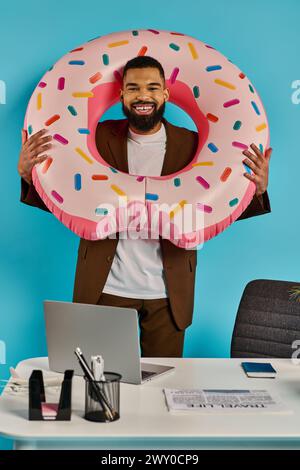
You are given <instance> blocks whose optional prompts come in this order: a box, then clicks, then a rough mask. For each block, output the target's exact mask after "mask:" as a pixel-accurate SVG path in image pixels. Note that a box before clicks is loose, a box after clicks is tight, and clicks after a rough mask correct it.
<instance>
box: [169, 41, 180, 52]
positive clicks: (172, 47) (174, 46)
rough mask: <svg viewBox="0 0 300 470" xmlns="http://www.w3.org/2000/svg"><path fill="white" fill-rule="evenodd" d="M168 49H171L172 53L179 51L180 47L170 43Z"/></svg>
mask: <svg viewBox="0 0 300 470" xmlns="http://www.w3.org/2000/svg"><path fill="white" fill-rule="evenodd" d="M169 47H170V48H171V49H173V50H174V51H179V50H180V47H179V46H177V44H174V43H173V42H171V44H169Z"/></svg>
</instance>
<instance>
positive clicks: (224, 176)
mask: <svg viewBox="0 0 300 470" xmlns="http://www.w3.org/2000/svg"><path fill="white" fill-rule="evenodd" d="M231 173H232V169H231V168H229V167H227V168H225V170H224V171H223V173H222V174H221V176H220V180H221V181H222V182H223V183H224V182H225V181H227V180H228V178H229V176H230V175H231Z"/></svg>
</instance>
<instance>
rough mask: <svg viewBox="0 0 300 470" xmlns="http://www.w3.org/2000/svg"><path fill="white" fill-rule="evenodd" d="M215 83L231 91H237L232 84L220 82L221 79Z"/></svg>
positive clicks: (217, 79)
mask: <svg viewBox="0 0 300 470" xmlns="http://www.w3.org/2000/svg"><path fill="white" fill-rule="evenodd" d="M215 83H216V84H217V85H220V86H223V87H225V88H229V89H230V90H235V89H236V86H235V85H233V84H232V83H229V82H224V80H220V79H219V78H216V79H215Z"/></svg>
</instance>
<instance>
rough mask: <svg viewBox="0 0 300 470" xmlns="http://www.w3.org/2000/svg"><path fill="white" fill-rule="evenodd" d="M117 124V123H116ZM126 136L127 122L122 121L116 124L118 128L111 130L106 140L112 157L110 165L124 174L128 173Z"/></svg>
mask: <svg viewBox="0 0 300 470" xmlns="http://www.w3.org/2000/svg"><path fill="white" fill-rule="evenodd" d="M116 122H117V121H116ZM127 134H128V121H127V119H124V120H122V121H119V122H118V126H117V127H115V128H113V129H112V130H111V132H110V136H109V139H108V147H109V149H110V153H111V157H112V160H113V161H112V165H113V167H114V168H116V169H117V170H120V171H124V173H129V170H128V155H127Z"/></svg>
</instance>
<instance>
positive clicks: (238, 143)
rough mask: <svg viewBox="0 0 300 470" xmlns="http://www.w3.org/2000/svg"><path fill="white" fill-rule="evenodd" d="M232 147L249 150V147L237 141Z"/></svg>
mask: <svg viewBox="0 0 300 470" xmlns="http://www.w3.org/2000/svg"><path fill="white" fill-rule="evenodd" d="M232 146H233V147H237V148H239V149H243V150H247V148H248V145H245V144H243V143H242V142H237V141H234V142H232Z"/></svg>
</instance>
